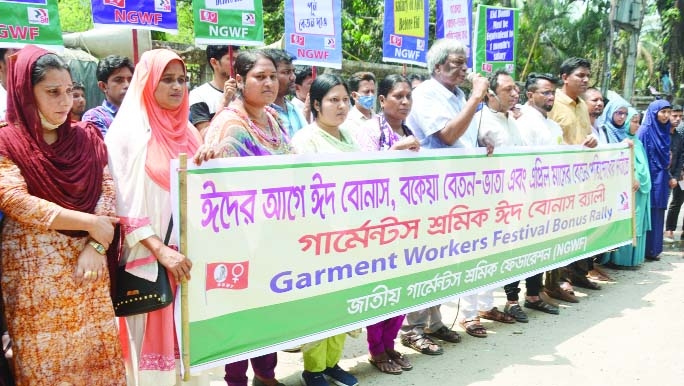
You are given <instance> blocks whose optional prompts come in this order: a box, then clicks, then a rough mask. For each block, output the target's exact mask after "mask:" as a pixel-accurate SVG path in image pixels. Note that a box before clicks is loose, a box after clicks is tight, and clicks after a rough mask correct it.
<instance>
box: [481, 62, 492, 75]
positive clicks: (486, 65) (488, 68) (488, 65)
mask: <svg viewBox="0 0 684 386" xmlns="http://www.w3.org/2000/svg"><path fill="white" fill-rule="evenodd" d="M482 71H484V72H486V73H490V72H492V64H491V63H482Z"/></svg>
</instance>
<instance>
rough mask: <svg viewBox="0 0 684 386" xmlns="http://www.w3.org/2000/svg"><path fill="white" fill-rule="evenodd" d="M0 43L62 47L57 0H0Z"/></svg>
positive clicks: (18, 46) (11, 45)
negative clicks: (0, 17)
mask: <svg viewBox="0 0 684 386" xmlns="http://www.w3.org/2000/svg"><path fill="white" fill-rule="evenodd" d="M0 14H2V15H3V16H2V21H1V22H0V47H12V48H21V47H23V46H25V45H27V44H34V45H37V46H39V47H43V48H45V49H48V50H52V51H58V52H61V51H63V50H64V45H63V42H62V29H61V28H60V26H59V14H58V13H57V0H12V1H8V0H0Z"/></svg>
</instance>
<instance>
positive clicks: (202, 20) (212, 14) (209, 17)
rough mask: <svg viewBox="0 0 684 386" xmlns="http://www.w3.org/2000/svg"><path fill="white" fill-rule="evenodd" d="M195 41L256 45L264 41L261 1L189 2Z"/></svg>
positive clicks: (208, 0) (199, 42)
mask: <svg viewBox="0 0 684 386" xmlns="http://www.w3.org/2000/svg"><path fill="white" fill-rule="evenodd" d="M192 13H193V17H194V20H195V43H197V44H232V45H237V46H256V45H262V44H263V43H264V17H263V7H262V5H261V0H204V1H194V2H193V3H192Z"/></svg>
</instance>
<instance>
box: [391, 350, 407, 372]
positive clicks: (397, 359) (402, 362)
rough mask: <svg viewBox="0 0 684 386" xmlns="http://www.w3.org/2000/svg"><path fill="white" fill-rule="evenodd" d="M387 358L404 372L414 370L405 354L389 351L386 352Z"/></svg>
mask: <svg viewBox="0 0 684 386" xmlns="http://www.w3.org/2000/svg"><path fill="white" fill-rule="evenodd" d="M385 353H386V354H387V356H388V357H389V358H390V359H391V360H392V361H393V362H394V363H396V364H398V365H399V367H401V369H402V370H404V371H411V370H412V369H413V365H412V364H411V362H409V360H408V359H406V357H405V356H404V354H402V353H400V352H399V351H397V350H387V351H385Z"/></svg>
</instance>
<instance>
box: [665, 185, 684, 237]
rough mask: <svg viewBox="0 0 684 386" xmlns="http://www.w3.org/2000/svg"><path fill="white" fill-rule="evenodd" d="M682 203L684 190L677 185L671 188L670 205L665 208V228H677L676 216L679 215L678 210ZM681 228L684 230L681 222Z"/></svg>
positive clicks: (668, 229) (672, 229) (673, 229)
mask: <svg viewBox="0 0 684 386" xmlns="http://www.w3.org/2000/svg"><path fill="white" fill-rule="evenodd" d="M682 203H684V190H681V189H680V188H679V185H677V186H675V187H674V189H672V201H670V207H669V208H667V219H666V220H665V230H666V231H673V232H674V231H675V230H677V218H678V217H679V210H680V209H681V208H682ZM682 230H683V231H684V224H682Z"/></svg>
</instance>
